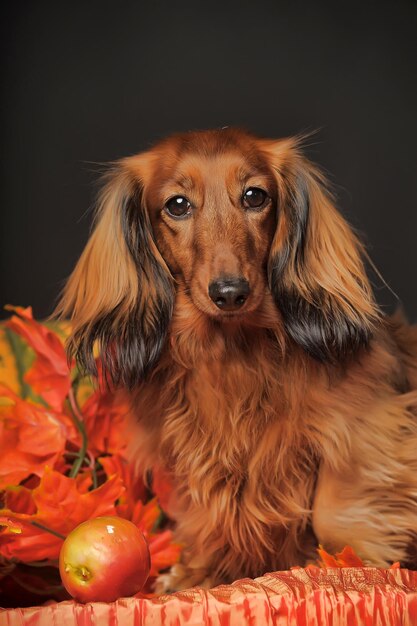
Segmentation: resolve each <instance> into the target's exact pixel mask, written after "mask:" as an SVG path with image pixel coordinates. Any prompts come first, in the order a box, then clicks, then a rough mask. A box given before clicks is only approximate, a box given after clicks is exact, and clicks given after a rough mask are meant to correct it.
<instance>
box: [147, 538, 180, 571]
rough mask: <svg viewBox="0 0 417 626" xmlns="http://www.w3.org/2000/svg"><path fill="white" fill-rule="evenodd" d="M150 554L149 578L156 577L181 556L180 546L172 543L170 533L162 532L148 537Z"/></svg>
mask: <svg viewBox="0 0 417 626" xmlns="http://www.w3.org/2000/svg"><path fill="white" fill-rule="evenodd" d="M148 545H149V552H150V554H151V571H150V573H149V576H158V574H159V572H160V571H161V570H164V569H166V568H167V567H171V565H174V563H177V562H178V560H179V558H180V555H181V546H180V545H179V544H178V543H175V542H174V541H173V537H172V531H171V530H164V531H163V532H160V533H157V534H155V535H152V536H151V537H148Z"/></svg>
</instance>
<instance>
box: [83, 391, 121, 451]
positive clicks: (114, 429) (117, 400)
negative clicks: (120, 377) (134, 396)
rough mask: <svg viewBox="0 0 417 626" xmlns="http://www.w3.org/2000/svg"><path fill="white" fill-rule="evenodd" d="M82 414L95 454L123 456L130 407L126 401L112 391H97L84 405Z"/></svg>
mask: <svg viewBox="0 0 417 626" xmlns="http://www.w3.org/2000/svg"><path fill="white" fill-rule="evenodd" d="M81 410H82V414H83V418H84V424H85V428H86V433H87V437H88V447H89V450H91V451H92V452H93V454H103V453H107V454H118V455H123V454H124V452H125V450H126V447H127V443H128V442H127V435H126V427H125V426H126V419H127V416H128V413H129V405H128V402H127V401H126V399H125V398H124V397H123V396H122V395H120V394H115V393H113V392H111V391H103V392H101V391H99V390H97V391H95V392H94V393H93V394H92V395H91V396H90V397H89V398H88V399H87V400H86V402H85V403H84V404H83V406H82V409H81Z"/></svg>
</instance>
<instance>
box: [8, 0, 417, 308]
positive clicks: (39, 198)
mask: <svg viewBox="0 0 417 626" xmlns="http://www.w3.org/2000/svg"><path fill="white" fill-rule="evenodd" d="M2 28H3V29H4V30H3V35H2V42H1V43H2V46H3V54H2V60H3V63H4V65H5V73H4V81H3V85H4V93H3V109H4V116H3V121H4V125H3V138H4V141H3V150H4V152H3V159H2V176H3V184H2V193H3V197H2V203H1V233H0V244H1V245H0V261H1V276H0V278H1V292H0V296H1V302H0V304H1V305H2V306H3V304H6V303H13V304H22V305H27V304H32V305H33V307H34V311H35V315H36V316H38V317H43V316H46V315H48V314H49V313H50V312H51V310H52V308H53V304H54V301H55V300H56V297H57V295H58V292H59V290H60V288H61V286H62V283H63V281H64V279H65V277H66V276H68V274H69V273H70V271H71V269H72V267H73V265H74V263H75V261H76V259H77V257H78V256H79V254H80V252H81V250H82V247H83V245H84V243H85V241H86V239H87V236H88V231H89V226H90V222H91V211H90V209H91V206H92V203H93V199H94V194H95V181H96V180H97V170H98V169H99V168H98V167H97V165H95V164H96V163H103V162H106V161H109V160H113V159H115V158H117V157H121V156H125V155H128V154H132V153H134V152H136V151H140V150H141V149H144V148H147V147H148V146H149V145H150V144H151V143H152V142H153V141H155V140H156V139H158V138H160V137H162V136H164V135H165V134H167V133H170V132H172V131H176V130H187V129H196V128H209V127H219V126H226V125H238V126H243V127H246V128H248V129H250V130H252V131H254V132H257V133H260V134H263V135H266V136H271V137H279V136H284V135H288V134H292V133H298V132H299V131H311V130H314V129H319V132H318V133H317V134H316V135H315V136H314V137H313V138H312V139H311V140H310V142H309V143H310V147H309V148H308V153H309V156H310V157H311V158H313V159H315V160H316V161H318V162H319V163H320V164H321V165H322V166H323V167H324V169H325V170H326V171H327V172H329V173H330V178H331V180H332V182H333V183H334V184H335V185H336V192H337V194H338V197H339V206H340V207H341V208H342V210H343V212H344V214H345V215H346V216H347V217H348V219H349V220H350V222H351V223H352V224H353V225H354V226H355V227H356V228H358V229H359V230H360V232H362V233H364V235H365V240H366V242H367V245H368V249H369V251H370V254H371V257H372V258H373V260H374V262H375V263H376V265H377V267H378V269H379V270H380V272H381V273H382V275H383V276H384V278H385V279H386V281H387V282H388V284H389V285H390V287H391V288H392V290H393V291H394V292H395V293H396V294H397V296H398V298H399V299H400V301H402V303H403V305H404V308H405V309H406V311H407V313H408V315H409V317H410V318H411V319H413V320H417V289H416V282H417V281H416V273H417V252H416V246H415V241H416V236H417V202H416V200H417V185H416V180H417V177H416V174H417V171H416V164H417V159H416V150H417V123H416V115H417V93H416V80H417V76H416V74H417V71H416V70H417V63H416V61H417V55H416V38H417V3H416V2H414V1H413V0H412V1H410V2H405V1H402V2H401V1H396V2H394V1H392V2H389V3H388V2H381V1H380V2H366V1H362V2H360V3H353V2H338V3H337V2H333V3H324V2H314V1H313V0H311V1H309V2H307V1H306V2H296V1H292V2H291V1H285V2H284V1H280V0H274V1H273V0H270V1H266V0H258V1H257V2H255V1H251V2H247V1H245V0H241V1H239V2H237V1H228V0H224V1H223V2H218V3H216V2H210V3H209V2H198V1H194V2H191V1H189V2H180V1H178V2H177V1H171V2H169V1H166V2H162V1H157V0H147V1H146V2H144V1H138V0H137V1H135V2H133V1H130V2H129V1H120V2H116V1H114V2H105V1H104V0H101V1H100V2H96V1H84V2H81V1H78V0H77V1H75V0H73V1H72V2H46V1H43V0H37V1H31V2H23V1H19V2H14V3H13V2H9V3H8V9H7V10H6V12H4V9H3V26H2ZM375 283H376V289H377V298H378V300H379V301H380V302H381V304H382V305H383V306H385V307H386V310H390V309H392V307H393V306H395V303H396V299H395V298H394V296H393V294H392V293H390V291H389V290H388V289H387V288H385V287H383V286H382V283H381V281H379V280H378V279H376V278H375ZM2 315H4V313H3V314H2Z"/></svg>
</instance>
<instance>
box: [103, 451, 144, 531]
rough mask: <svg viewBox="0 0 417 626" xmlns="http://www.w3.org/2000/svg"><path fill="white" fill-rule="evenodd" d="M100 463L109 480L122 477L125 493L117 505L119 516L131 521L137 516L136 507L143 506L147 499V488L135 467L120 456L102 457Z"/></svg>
mask: <svg viewBox="0 0 417 626" xmlns="http://www.w3.org/2000/svg"><path fill="white" fill-rule="evenodd" d="M98 460H99V462H100V464H101V466H102V467H103V469H104V471H105V473H106V476H107V478H110V477H111V476H114V475H115V474H117V475H118V476H120V477H121V479H122V481H123V485H124V487H125V491H124V493H123V495H122V496H121V497H120V498H119V501H118V503H117V514H118V515H120V517H124V518H125V519H128V520H130V521H133V517H134V516H135V513H134V511H135V507H137V505H138V503H139V507H142V506H143V501H144V500H145V497H146V488H145V485H144V483H143V480H142V478H141V477H140V476H137V475H136V473H135V471H134V468H133V466H132V465H131V464H130V463H128V462H127V461H126V459H124V458H123V457H121V456H119V455H113V456H104V457H100V458H99V459H98Z"/></svg>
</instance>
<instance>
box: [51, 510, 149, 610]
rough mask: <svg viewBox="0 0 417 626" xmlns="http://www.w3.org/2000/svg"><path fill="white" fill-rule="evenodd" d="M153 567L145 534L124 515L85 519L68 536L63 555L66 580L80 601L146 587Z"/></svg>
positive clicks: (105, 599)
mask: <svg viewBox="0 0 417 626" xmlns="http://www.w3.org/2000/svg"><path fill="white" fill-rule="evenodd" d="M149 570H150V554H149V548H148V544H147V542H146V539H145V537H144V536H143V534H142V533H141V531H140V530H139V528H138V527H137V526H135V524H133V523H132V522H129V521H128V520H125V519H123V518H121V517H96V518H95V519H91V520H88V521H86V522H83V523H82V524H80V525H79V526H77V528H75V529H74V530H73V531H72V532H70V534H69V535H68V536H67V538H66V539H65V541H64V543H63V545H62V548H61V553H60V556H59V571H60V574H61V579H62V583H63V585H64V587H65V589H66V590H67V591H68V593H69V594H70V595H71V596H72V597H73V598H75V599H76V600H78V601H79V602H113V601H114V600H117V599H118V598H122V597H127V596H133V595H134V594H135V593H137V592H138V591H140V590H141V589H142V587H143V585H144V584H145V582H146V580H147V578H148V576H149Z"/></svg>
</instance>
